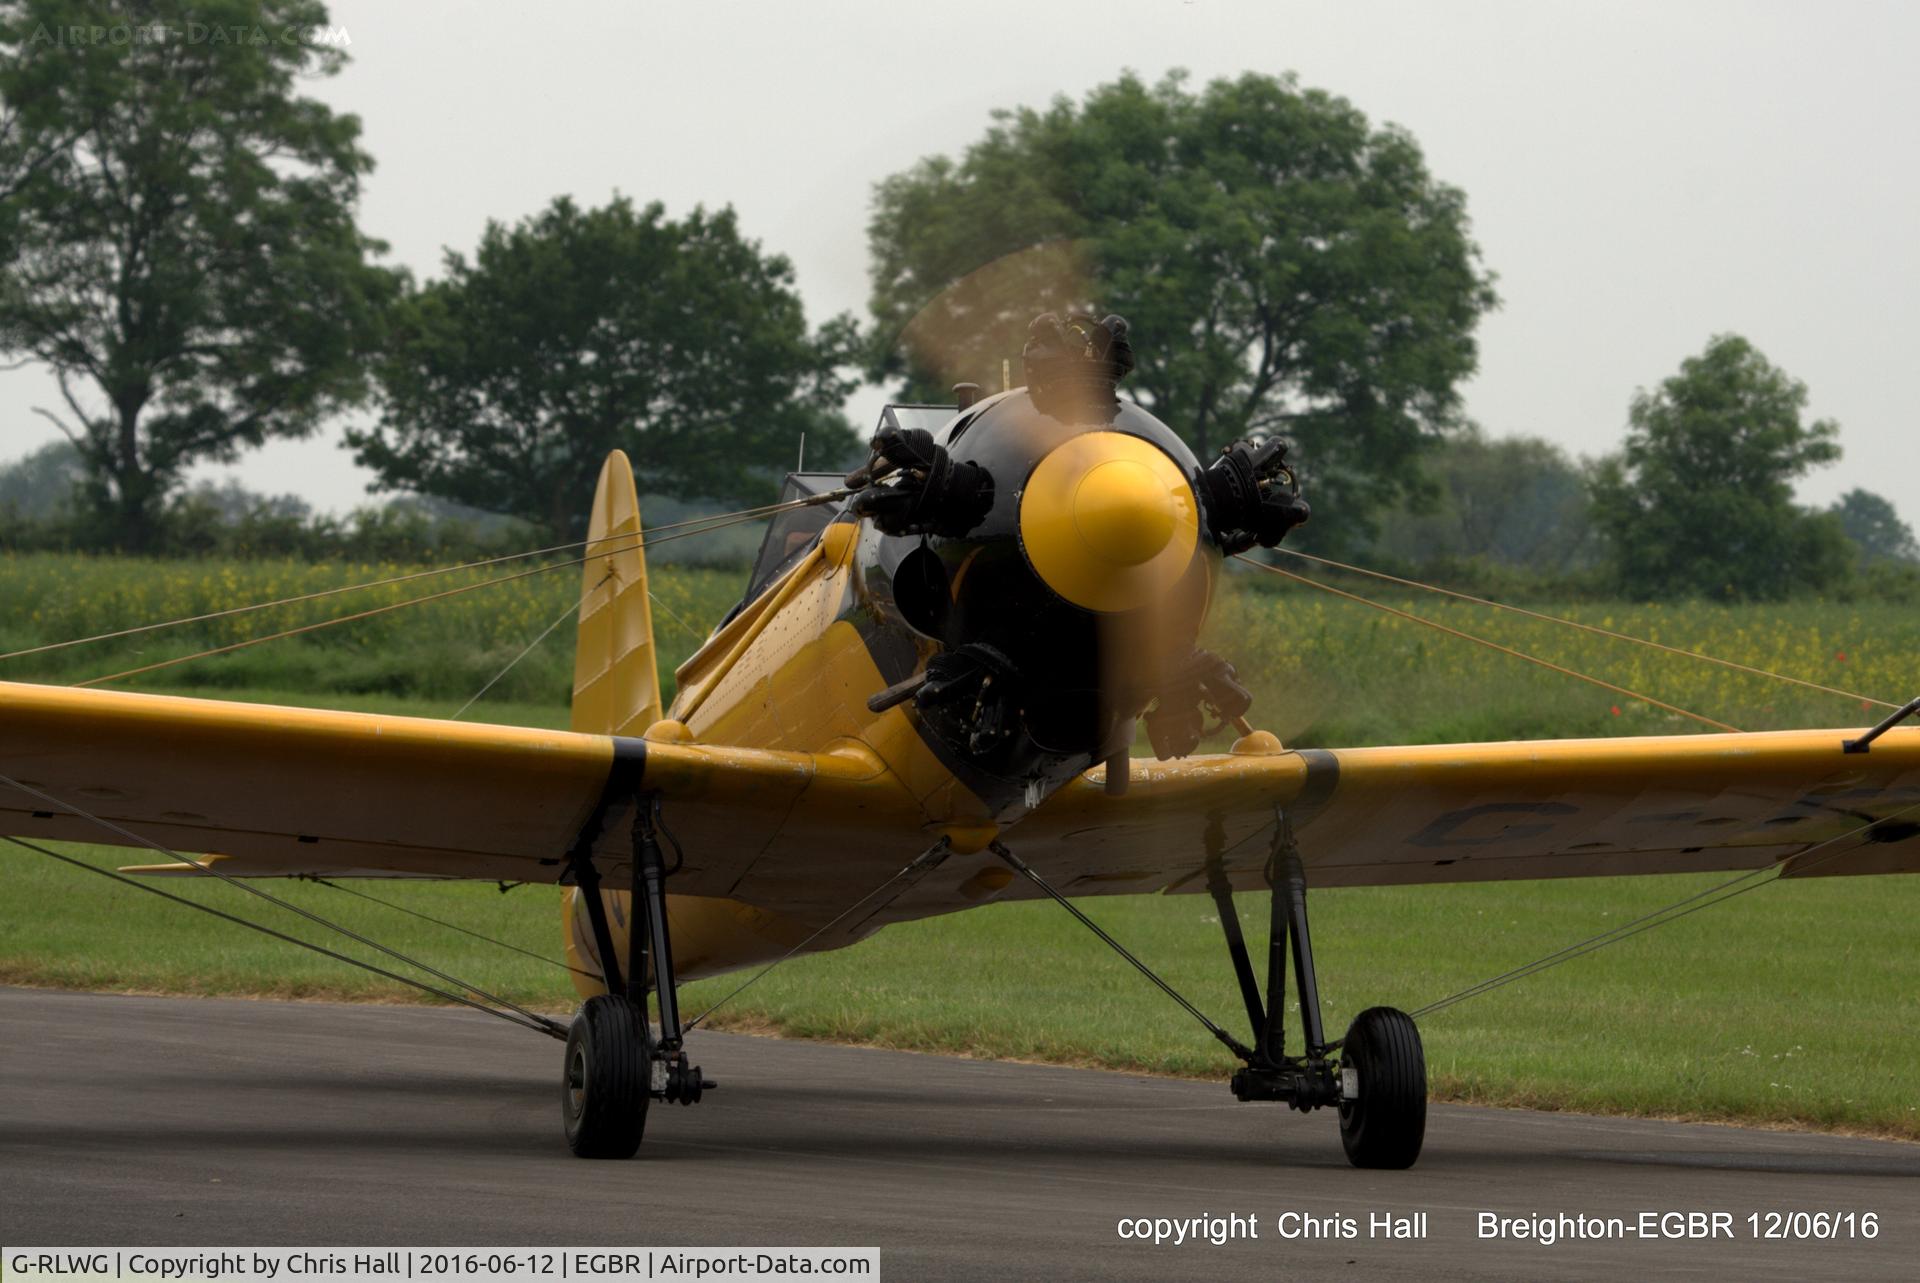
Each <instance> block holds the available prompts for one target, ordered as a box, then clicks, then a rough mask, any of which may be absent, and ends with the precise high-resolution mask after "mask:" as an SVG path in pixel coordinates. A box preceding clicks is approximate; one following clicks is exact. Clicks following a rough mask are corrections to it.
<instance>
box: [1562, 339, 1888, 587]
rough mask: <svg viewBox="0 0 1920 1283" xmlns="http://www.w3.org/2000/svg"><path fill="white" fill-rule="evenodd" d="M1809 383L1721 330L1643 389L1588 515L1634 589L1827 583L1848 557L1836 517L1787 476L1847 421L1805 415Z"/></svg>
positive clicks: (1601, 471)
mask: <svg viewBox="0 0 1920 1283" xmlns="http://www.w3.org/2000/svg"><path fill="white" fill-rule="evenodd" d="M1806 405H1807V389H1806V385H1805V384H1803V383H1800V382H1799V381H1797V380H1795V379H1793V378H1790V377H1788V375H1787V374H1786V373H1785V372H1784V371H1782V370H1780V369H1777V368H1776V367H1774V366H1773V365H1772V364H1771V363H1769V362H1768V360H1767V358H1766V357H1765V356H1763V355H1761V353H1760V351H1759V350H1758V349H1757V348H1755V347H1754V346H1753V344H1751V343H1749V342H1748V341H1747V340H1746V339H1743V338H1741V337H1740V336H1739V335H1737V334H1722V335H1719V336H1717V337H1715V338H1714V339H1713V340H1712V341H1711V342H1709V343H1708V344H1707V348H1706V351H1704V352H1703V353H1701V354H1700V355H1699V356H1695V357H1688V358H1687V359H1686V360H1685V361H1683V362H1681V365H1680V373H1678V374H1677V375H1674V376H1673V377H1672V378H1670V379H1667V380H1666V381H1665V382H1664V383H1662V384H1661V385H1660V387H1659V388H1658V389H1657V390H1655V391H1653V392H1648V391H1645V390H1644V389H1643V390H1641V391H1640V392H1638V393H1636V394H1635V396H1634V398H1633V404H1632V408H1631V409H1630V411H1629V412H1628V423H1629V427H1628V430H1627V441H1626V448H1625V450H1624V452H1623V453H1622V454H1620V455H1617V456H1614V457H1612V458H1609V459H1606V460H1603V461H1602V463H1601V465H1600V466H1599V468H1598V469H1597V470H1596V473H1595V477H1594V483H1593V501H1594V519H1595V521H1596V522H1597V523H1598V524H1599V527H1600V529H1601V531H1602V533H1603V534H1604V536H1605V538H1606V540H1607V544H1608V549H1609V554H1610V556H1611V559H1612V564H1613V569H1614V571H1615V573H1616V574H1617V575H1618V576H1619V578H1620V581H1621V584H1622V586H1623V587H1624V588H1625V589H1626V590H1627V591H1629V592H1631V593H1633V594H1634V595H1635V596H1640V597H1674V596H1702V597H1731V598H1780V597H1784V596H1787V595H1788V594H1790V593H1792V592H1795V591H1798V590H1803V589H1807V588H1825V587H1828V586H1830V585H1831V584H1832V583H1833V582H1834V581H1836V580H1838V579H1842V578H1844V577H1845V575H1846V571H1847V566H1848V562H1849V561H1850V560H1851V556H1852V553H1851V550H1850V549H1849V547H1848V545H1847V542H1846V538H1845V536H1844V535H1843V534H1842V533H1841V528H1840V522H1839V520H1838V518H1836V517H1834V516H1833V515H1832V514H1830V513H1819V514H1816V513H1810V512H1808V511H1807V510H1805V509H1803V508H1800V507H1798V506H1797V505H1795V503H1794V502H1793V484H1792V483H1793V481H1794V480H1795V479H1796V478H1798V477H1800V476H1802V475H1803V474H1804V473H1806V471H1807V470H1808V469H1809V468H1813V467H1816V466H1818V465H1821V464H1827V463H1832V462H1833V461H1834V460H1836V459H1838V458H1839V457H1840V446H1839V443H1838V442H1837V440H1836V439H1835V438H1837V437H1838V436H1839V433H1840V428H1839V425H1838V424H1835V423H1833V422H1831V421H1829V420H1826V419H1821V420H1816V421H1815V422H1812V423H1805V422H1803V421H1802V414H1803V412H1804V411H1805V409H1806Z"/></svg>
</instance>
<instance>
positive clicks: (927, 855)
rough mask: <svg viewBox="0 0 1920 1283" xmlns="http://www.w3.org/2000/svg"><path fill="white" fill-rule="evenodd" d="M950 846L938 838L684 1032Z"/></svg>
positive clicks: (733, 989)
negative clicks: (937, 840)
mask: <svg viewBox="0 0 1920 1283" xmlns="http://www.w3.org/2000/svg"><path fill="white" fill-rule="evenodd" d="M675 845H676V846H677V845H678V844H677V843H676V844H675ZM947 849H948V848H947V844H946V841H945V839H942V840H941V841H940V842H937V843H935V844H934V845H933V846H931V847H929V848H928V849H927V850H925V851H924V852H922V853H921V854H920V855H918V856H916V857H915V858H914V859H913V861H912V862H911V863H908V864H906V865H903V866H902V867H901V869H900V871H899V872H897V873H895V874H894V875H893V876H892V877H890V878H888V879H887V880H886V881H885V882H882V883H881V884H880V885H879V886H877V887H875V888H874V889H873V890H871V891H869V892H867V893H866V894H865V895H863V896H861V897H860V898H859V899H858V900H855V901H854V902H853V903H852V904H850V905H848V906H847V907H846V908H844V909H842V910H840V912H838V913H836V914H834V915H833V917H832V918H831V919H830V920H828V921H826V922H824V923H822V924H821V925H820V926H818V927H815V928H814V930H813V932H812V934H810V935H809V936H807V938H806V939H804V940H802V941H801V942H800V943H799V944H796V945H794V946H793V948H791V949H789V950H787V951H786V952H785V953H783V954H781V955H780V956H779V957H777V958H775V959H774V960H773V961H772V962H769V963H768V964H767V965H766V966H764V967H762V968H760V970H758V971H756V972H754V973H753V974H752V975H750V976H748V977H747V978H746V979H745V980H742V981H741V982H740V983H739V984H737V985H735V986H734V987H733V988H732V989H731V990H729V991H728V992H727V994H726V995H725V996H724V997H722V998H721V999H720V1000H719V1001H718V1002H716V1003H714V1004H713V1005H711V1006H709V1007H708V1008H707V1009H706V1010H705V1011H703V1012H701V1013H700V1014H699V1015H697V1016H695V1017H694V1018H693V1019H692V1020H689V1021H687V1023H686V1024H685V1025H684V1026H682V1032H690V1031H691V1030H692V1029H693V1028H694V1026H696V1025H698V1024H699V1023H700V1022H701V1021H703V1020H705V1019H706V1018H707V1017H708V1016H711V1015H712V1014H713V1013H714V1012H716V1011H718V1010H720V1008H722V1007H724V1006H726V1005H727V1004H728V1003H730V1002H732V1001H733V1000H734V999H735V998H738V997H739V996H740V995H741V994H743V993H745V992H746V991H747V990H749V989H751V988H753V986H754V985H756V984H759V983H760V981H761V979H762V978H764V977H765V976H766V974H767V973H768V972H770V971H772V970H773V969H774V968H775V967H777V966H779V965H780V964H781V963H783V962H785V961H786V960H787V959H789V958H791V957H793V955H795V954H796V953H799V952H800V951H801V950H802V949H804V948H806V947H807V946H808V945H810V944H812V943H813V942H814V941H815V940H818V939H819V938H820V937H821V936H823V935H825V934H826V933H827V932H828V931H831V930H832V929H833V928H834V927H836V926H838V925H840V923H842V922H843V921H845V920H846V919H847V918H848V917H849V916H850V915H852V914H853V913H854V912H855V911H856V910H858V909H859V908H860V907H861V906H862V905H864V904H866V903H867V902H868V901H869V900H872V899H873V898H874V897H875V896H877V895H879V894H880V893H881V892H882V891H885V890H886V889H887V888H889V887H891V886H892V885H893V884H894V883H896V882H898V881H900V880H901V879H902V878H905V877H907V876H908V875H909V874H911V873H914V872H916V871H918V870H919V869H921V868H923V867H925V866H926V865H927V864H929V863H930V862H933V861H934V860H935V859H936V858H939V859H944V858H945V857H946V852H947ZM875 912H878V910H875Z"/></svg>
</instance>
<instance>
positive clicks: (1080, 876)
mask: <svg viewBox="0 0 1920 1283" xmlns="http://www.w3.org/2000/svg"><path fill="white" fill-rule="evenodd" d="M1857 734H1858V732H1857V731H1841V730H1832V731H1780V732H1766V733H1754V734H1737V735H1681V736H1663V737H1657V738H1634V739H1597V740H1554V741H1538V742H1528V743H1510V744H1436V745H1428V746H1423V747H1416V748H1362V749H1342V750H1338V751H1327V750H1314V749H1308V750H1302V751H1299V752H1276V753H1271V754H1252V755H1245V756H1232V755H1227V756H1215V757H1195V758H1189V759H1186V760H1184V761H1180V762H1171V763H1149V762H1135V763H1134V764H1133V770H1134V776H1133V781H1132V784H1131V786H1130V788H1129V790H1128V792H1127V793H1126V794H1125V795H1124V796H1121V797H1108V796H1107V795H1106V793H1105V790H1104V788H1103V787H1102V783H1103V780H1102V775H1101V774H1100V773H1099V772H1094V773H1091V774H1089V775H1088V776H1086V777H1083V778H1082V779H1080V780H1078V781H1076V782H1075V783H1074V784H1073V785H1071V786H1069V787H1068V788H1066V789H1063V790H1062V791H1061V792H1060V793H1058V794H1056V795H1055V796H1054V797H1053V798H1051V799H1049V800H1048V802H1047V803H1046V804H1045V805H1044V806H1042V807H1041V808H1040V809H1039V810H1038V811H1037V812H1035V814H1034V815H1033V816H1032V817H1031V818H1030V819H1028V820H1027V821H1025V822H1024V823H1022V824H1020V825H1018V826H1017V827H1016V828H1015V829H1014V831H1013V832H1012V833H1011V834H1009V835H1008V841H1009V842H1011V843H1012V844H1013V845H1015V846H1016V847H1017V848H1018V849H1019V850H1020V852H1021V853H1022V854H1023V855H1024V856H1025V857H1026V858H1027V859H1028V860H1029V861H1030V862H1031V863H1033V864H1034V866H1035V867H1036V868H1040V869H1042V870H1043V871H1044V872H1048V873H1049V874H1050V875H1051V876H1052V877H1053V878H1054V879H1055V880H1056V885H1060V886H1062V887H1063V889H1065V890H1067V891H1068V892H1070V893H1078V894H1088V893H1093V892H1098V891H1148V890H1156V889H1162V888H1164V889H1167V890H1192V891H1198V890H1202V889H1203V887H1204V875H1205V872H1206V869H1207V866H1208V862H1209V860H1211V859H1218V860H1219V861H1220V862H1221V864H1222V866H1223V867H1224V869H1225V870H1226V871H1227V872H1228V873H1229V874H1230V875H1231V877H1232V880H1233V881H1234V882H1235V883H1236V884H1238V885H1242V886H1250V885H1254V884H1255V883H1257V882H1258V880H1259V875H1260V871H1261V869H1262V868H1263V867H1264V864H1265V862H1266V859H1267V856H1268V852H1269V849H1270V838H1271V834H1272V832H1273V826H1274V823H1275V817H1276V811H1277V810H1284V811H1285V812H1286V813H1287V816H1288V819H1289V820H1290V822H1291V823H1292V826H1293V830H1294V833H1295V836H1296V838H1297V839H1298V842H1299V846H1300V853H1301V857H1302V859H1303V861H1304V862H1305V864H1306V866H1307V869H1308V877H1309V880H1310V881H1311V882H1312V883H1313V884H1314V885H1316V886H1382V885H1400V884H1409V883H1424V882H1475V881H1493V880H1499V879H1507V878H1555V877H1595V876H1606V875H1612V874H1634V873H1680V872H1692V871H1701V870H1715V869H1752V868H1760V867H1764V866H1767V865H1771V864H1774V863H1777V862H1779V861H1782V860H1790V859H1792V858H1793V857H1795V856H1798V855H1801V854H1803V853H1807V854H1808V855H1809V859H1808V860H1807V861H1806V862H1805V863H1804V872H1806V873H1810V874H1823V875H1824V874H1855V873H1896V872H1901V873H1907V872H1916V871H1920V840H1916V839H1920V729H1908V730H1895V731H1891V732H1889V733H1888V734H1886V735H1885V736H1883V737H1882V738H1881V739H1879V740H1878V741H1876V742H1875V743H1874V744H1873V746H1872V750H1871V751H1870V752H1867V753H1857V754H1849V753H1843V752H1842V751H1841V748H1840V744H1841V740H1842V739H1844V738H1848V737H1851V736H1854V735H1857ZM1822 844H1829V845H1824V846H1822ZM1816 846H1820V847H1821V849H1820V850H1819V851H1818V852H1813V851H1812V850H1811V848H1814V847H1816ZM1788 872H1789V873H1790V874H1791V873H1795V872H1796V870H1795V869H1794V868H1792V867H1791V866H1790V867H1789V869H1788Z"/></svg>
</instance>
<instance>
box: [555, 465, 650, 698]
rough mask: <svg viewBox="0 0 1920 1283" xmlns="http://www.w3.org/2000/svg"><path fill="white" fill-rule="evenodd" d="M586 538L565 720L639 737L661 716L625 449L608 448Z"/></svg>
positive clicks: (636, 506) (636, 507) (636, 501)
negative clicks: (568, 714) (569, 713)
mask: <svg viewBox="0 0 1920 1283" xmlns="http://www.w3.org/2000/svg"><path fill="white" fill-rule="evenodd" d="M587 540H588V543H587V547H586V557H587V559H586V561H585V563H584V564H583V565H582V567H581V579H580V632H579V640H578V642H577V643H576V644H575V648H574V656H573V714H572V721H571V723H570V724H571V726H572V728H573V729H574V730H576V731H584V732H587V733H589V734H593V735H640V734H642V733H644V732H645V731H646V729H647V728H648V727H649V726H651V725H653V724H654V723H655V722H657V721H659V720H660V708H661V705H660V669H659V661H658V659H657V658H656V656H655V653H654V646H653V606H652V602H651V600H650V599H649V598H648V596H647V554H646V550H645V549H643V548H642V547H641V546H640V542H641V525H640V496H639V495H638V494H637V493H636V492H635V490H634V485H633V466H632V465H631V464H630V463H628V462H627V456H626V453H625V452H624V451H621V450H615V451H613V452H612V453H611V454H609V455H608V456H607V461H606V463H605V464H604V465H602V466H601V469H600V483H599V485H597V486H596V487H595V488H594V492H593V512H592V515H591V517H590V518H589V519H588V523H587Z"/></svg>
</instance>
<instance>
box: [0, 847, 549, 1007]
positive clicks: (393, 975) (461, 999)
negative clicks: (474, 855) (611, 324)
mask: <svg viewBox="0 0 1920 1283" xmlns="http://www.w3.org/2000/svg"><path fill="white" fill-rule="evenodd" d="M6 840H7V841H9V842H11V843H13V844H14V845H15V846H18V847H24V848H25V849H26V850H29V851H33V852H36V853H38V854H40V855H44V856H48V857H50V858H52V859H55V860H59V861H61V862H62V863H65V864H71V865H73V866H74V867H75V868H78V869H85V870H86V871H87V872H89V873H97V874H99V875H100V876H101V877H103V878H108V879H111V880H112V881H115V882H122V883H125V884H126V885H127V886H130V887H133V888H135V889H136V890H140V891H145V892H147V893H148V894H149V895H157V896H159V897H160V898H161V899H163V900H172V901H173V902H174V903H175V904H184V905H186V906H187V907H188V908H190V909H198V910H200V912H202V913H210V914H212V915H213V916H214V917H216V918H219V919H221V920H223V921H226V922H231V923H234V924H235V925H236V926H242V927H245V928H247V929H248V930H249V931H258V932H259V933H260V934H262V935H266V936H272V937H273V938H274V939H275V940H285V941H286V942H287V943H288V944H297V945H299V946H300V947H301V948H302V949H311V950H312V951H313V952H315V953H317V954H320V955H322V956H323V957H328V958H332V959H334V960H335V961H337V962H344V963H346V964H347V965H348V966H350V967H359V968H360V969H361V970H363V971H371V972H372V973H373V974H374V975H376V976H384V977H386V978H387V979H388V980H393V981H396V982H398V983H400V984H403V985H408V986H410V987H412V988H415V989H418V990H420V991H421V992H422V993H430V994H433V995H434V996H435V997H438V998H444V999H445V1000H446V1001H448V1002H455V1003H459V1004H460V1005H462V1006H466V1007H472V1008H473V1009H474V1010H475V1011H481V1012H485V1013H486V1014H487V1015H489V1016H493V1017H496V1018H497V1019H500V1020H504V1021H506V1022H507V1023H508V1024H511V1025H519V1026H520V1027H521V1028H523V1029H531V1030H533V1031H534V1032H535V1033H543V1034H547V1035H548V1036H550V1037H555V1038H564V1037H566V1034H565V1033H564V1032H562V1031H561V1029H560V1026H559V1025H558V1024H556V1023H555V1022H554V1021H551V1020H548V1019H547V1018H546V1017H544V1016H533V1017H532V1018H531V1019H524V1018H522V1016H520V1015H515V1014H512V1013H510V1012H507V1011H502V1010H500V1009H499V1008H498V1007H489V1006H488V1005H487V1004H486V1003H484V1002H480V1001H478V1000H476V999H473V998H469V997H468V996H467V995H466V994H463V993H455V992H454V991H452V990H450V989H442V988H440V987H439V986H437V985H430V984H428V983H426V982H425V981H423V980H416V979H414V978H413V977H412V976H403V975H401V974H400V973H399V972H397V971H389V970H387V969H386V968H385V967H382V966H378V965H376V964H374V963H371V962H367V961H365V960H363V959H360V958H355V957H352V956H350V955H348V954H344V953H340V952H339V951H337V950H334V949H329V948H327V947H326V946H325V945H323V944H315V943H314V942H313V941H311V940H302V939H301V938H300V937H299V936H295V935H288V934H287V933H286V932H284V931H276V930H274V929H273V928H272V927H270V926H267V925H266V924H265V923H260V922H253V921H250V920H248V919H246V918H243V917H240V916H239V915H238V914H233V913H228V912H227V911H226V910H224V909H216V908H214V907H213V906H212V905H210V904H202V903H200V902H199V901H198V900H189V899H188V898H187V897H186V896H183V895H175V894H174V893H173V892H171V891H168V890H166V889H165V888H163V887H157V886H155V885H153V884H152V883H151V882H146V881H142V880H141V879H139V878H130V877H128V876H127V875H126V874H124V873H120V872H118V871H116V870H113V869H103V868H101V867H100V866H99V865H97V864H89V863H87V861H85V860H80V859H76V858H74V857H73V856H71V855H64V854H62V853H61V852H59V851H55V850H52V849H51V848H48V847H44V846H41V845H40V844H39V843H37V842H29V841H27V840H26V839H25V838H17V837H12V836H7V838H6ZM454 983H456V984H457V983H459V982H458V981H455V982H454ZM475 992H476V993H477V992H479V991H478V990H475ZM514 1010H515V1011H517V1010H518V1008H515V1009H514ZM529 1014H530V1013H529Z"/></svg>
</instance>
